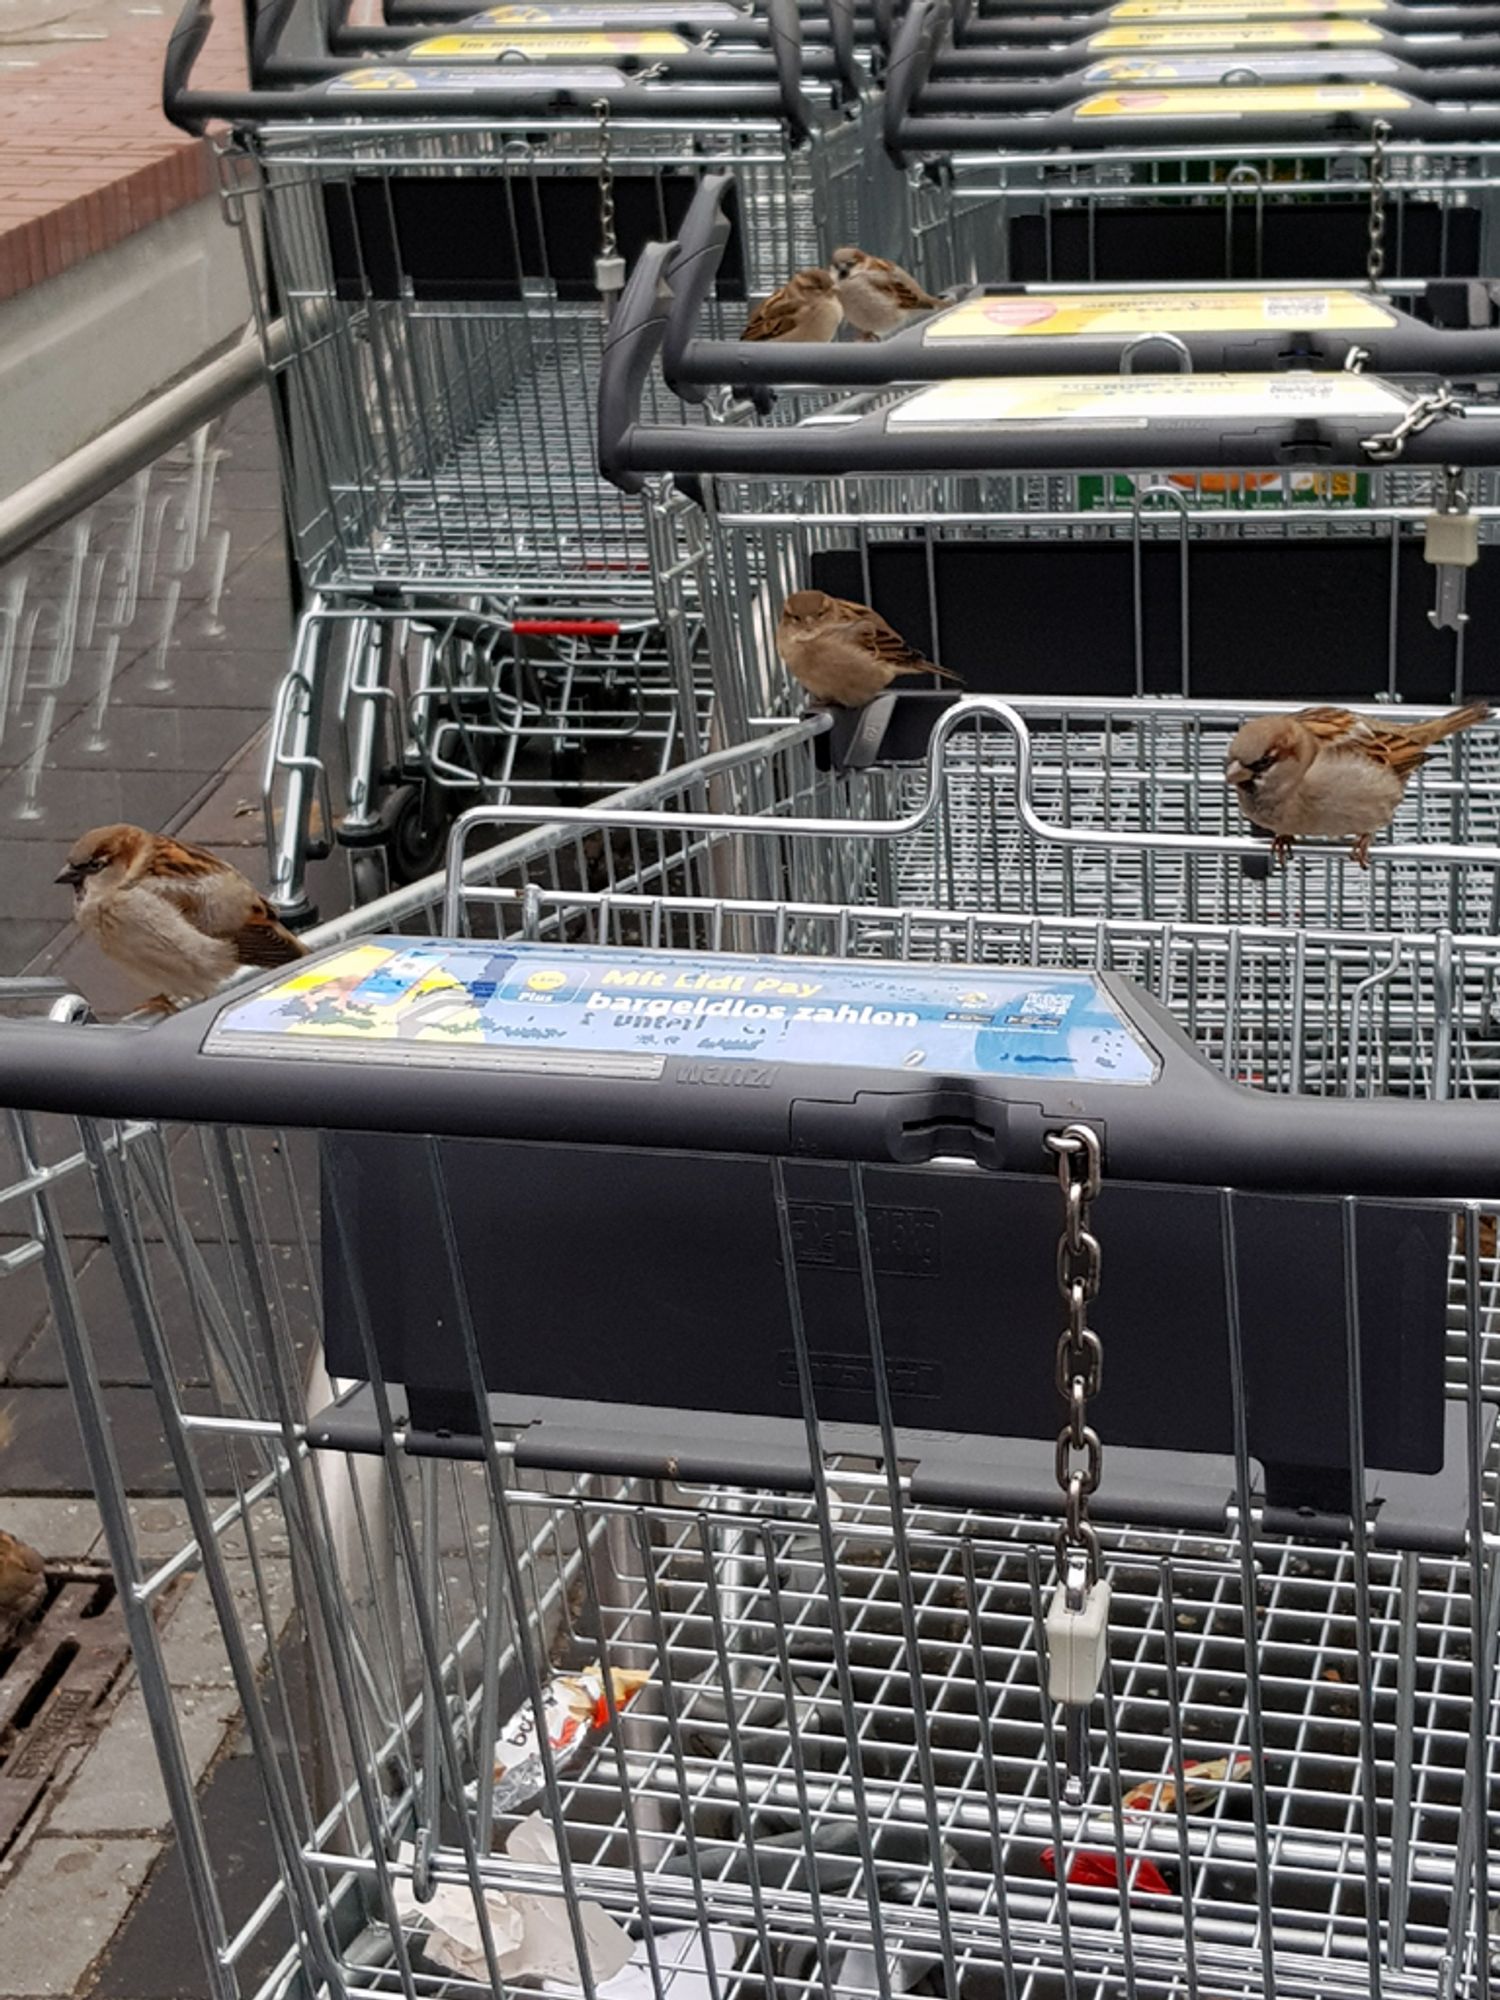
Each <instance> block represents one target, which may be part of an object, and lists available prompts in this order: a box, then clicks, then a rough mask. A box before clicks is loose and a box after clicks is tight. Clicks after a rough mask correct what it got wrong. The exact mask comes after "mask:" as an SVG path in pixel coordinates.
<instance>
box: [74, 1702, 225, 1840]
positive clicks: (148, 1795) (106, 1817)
mask: <svg viewBox="0 0 1500 2000" xmlns="http://www.w3.org/2000/svg"><path fill="white" fill-rule="evenodd" d="M172 1706H173V1713H174V1714H175V1716H176V1718H177V1728H178V1733H179V1734H180V1736H181V1738H182V1747H183V1754H184V1756H185V1757H186V1758H187V1762H188V1767H189V1769H190V1770H191V1771H192V1774H193V1779H194V1782H195V1783H196V1782H197V1781H198V1780H199V1779H201V1778H202V1777H203V1776H204V1774H205V1773H206V1772H207V1770H208V1767H209V1765H210V1764H211V1763H212V1762H213V1760H214V1758H215V1757H217V1756H218V1754H219V1751H220V1750H221V1749H222V1748H223V1745H224V1739H225V1737H226V1736H227V1735H228V1733H229V1731H230V1729H231V1728H232V1727H233V1726H234V1723H235V1720H236V1718H237V1717H238V1715H239V1699H238V1697H237V1695H236V1694H235V1692H234V1690H233V1689H232V1688H227V1689H226V1688H218V1687H216V1688H209V1689H204V1688H198V1687H193V1688H188V1689H184V1690H183V1691H182V1692H181V1693H180V1694H179V1695H178V1698H177V1699H176V1700H175V1701H174V1703H173V1705H172ZM171 1824H172V1815H171V1811H170V1809H169V1808H168V1805H167V1794H166V1790H165V1788H164V1787H163V1785H162V1781H161V1772H160V1768H159V1766H158V1763H157V1758H156V1745H155V1741H154V1739H153V1737H152V1735H151V1726H150V1723H149V1722H148V1720H147V1717H146V1704H145V1701H144V1699H143V1697H142V1695H141V1691H140V1689H139V1688H138V1687H135V1688H131V1689H130V1690H129V1691H128V1692H127V1693H126V1694H125V1695H123V1696H122V1697H121V1699H120V1701H119V1702H117V1703H116V1705H115V1709H114V1712H113V1714H111V1715H110V1717H109V1719H108V1721H107V1722H106V1723H105V1724H104V1727H103V1728H102V1729H101V1730H100V1731H99V1734H98V1736H97V1737H96V1738H95V1740H94V1743H93V1746H92V1748H91V1749H90V1750H89V1751H88V1754H87V1755H86V1756H85V1757H84V1758H83V1760H82V1762H81V1763H80V1764H79V1765H78V1767H77V1769H76V1770H75V1771H74V1772H73V1775H72V1777H71V1779H70V1781H69V1784H68V1789H67V1791H66V1793H65V1794H64V1796H63V1799H62V1802H61V1804H60V1805H58V1806H56V1807H54V1809H53V1812H52V1816H51V1818H50V1819H49V1820H48V1822H47V1831H48V1833H49V1834H78V1835H81V1836H86V1835H94V1834H101V1833H108V1834H120V1833H154V1834H164V1833H167V1832H169V1831H170V1829H171Z"/></svg>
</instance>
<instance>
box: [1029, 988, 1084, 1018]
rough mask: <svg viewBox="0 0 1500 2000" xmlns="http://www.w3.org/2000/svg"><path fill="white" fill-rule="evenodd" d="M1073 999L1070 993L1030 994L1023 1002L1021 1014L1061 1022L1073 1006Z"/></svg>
mask: <svg viewBox="0 0 1500 2000" xmlns="http://www.w3.org/2000/svg"><path fill="white" fill-rule="evenodd" d="M1072 997H1073V996H1072V995H1071V994H1070V993H1028V994H1027V995H1026V998H1025V999H1024V1000H1023V1001H1022V1002H1021V1012H1022V1013H1023V1014H1028V1015H1042V1016H1044V1017H1048V1016H1050V1017H1051V1018H1052V1019H1054V1020H1059V1021H1060V1020H1061V1019H1062V1017H1063V1015H1064V1014H1066V1013H1067V1011H1068V1008H1069V1006H1070V1005H1071V1004H1072Z"/></svg>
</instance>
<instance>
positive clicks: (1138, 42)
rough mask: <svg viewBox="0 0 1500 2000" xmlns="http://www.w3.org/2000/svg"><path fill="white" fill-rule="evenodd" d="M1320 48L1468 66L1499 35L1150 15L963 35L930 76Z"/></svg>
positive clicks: (1246, 60) (1250, 61)
mask: <svg viewBox="0 0 1500 2000" xmlns="http://www.w3.org/2000/svg"><path fill="white" fill-rule="evenodd" d="M1318 29H1322V30H1323V33H1322V34H1321V35H1319V34H1318V33H1316V32H1315V31H1316V30H1318ZM1256 30H1259V32H1258V33H1257V32H1256ZM1350 30H1353V31H1354V32H1352V33H1351V32H1349V31H1350ZM1298 31H1300V32H1298ZM1310 31H1313V32H1310ZM1320 53H1321V54H1324V55H1327V56H1328V57H1330V58H1332V57H1339V58H1347V59H1348V60H1351V61H1353V60H1356V59H1357V58H1359V57H1361V56H1390V57H1393V58H1394V59H1395V60H1396V61H1397V62H1400V63H1405V64H1409V65H1410V66H1412V67H1413V68H1415V69H1419V70H1421V69H1450V68H1470V67H1473V66H1475V65H1477V64H1480V63H1493V62H1500V35H1427V36H1419V37H1415V38H1409V37H1407V36H1405V35H1395V34H1392V33H1391V32H1390V30H1389V29H1387V28H1381V27H1377V26H1376V24H1375V23H1374V22H1373V21H1365V20H1361V19H1358V18H1356V17H1353V16H1350V15H1338V16H1336V17H1331V18H1329V19H1326V20H1323V21H1316V20H1311V21H1309V20H1300V21H1296V22H1292V21H1284V22H1283V21H1277V20H1274V19H1268V20H1265V21H1255V22H1247V23H1236V22H1230V21H1199V22H1193V21H1183V22H1181V23H1180V24H1174V23H1172V22H1169V21H1152V22H1143V23H1141V24H1140V25H1139V26H1132V25H1131V24H1130V23H1128V22H1126V23H1123V24H1121V25H1118V26H1116V27H1113V28H1106V29H1104V30H1103V31H1102V32H1101V33H1100V34H1097V35H1090V36H1087V37H1085V38H1084V39H1082V40H1078V41H1070V42H1066V43H1063V44H1062V45H1061V46H1053V47H1043V46H1042V45H1040V44H1038V45H1037V46H1035V47H1032V46H1029V45H1028V46H1026V47H1023V48H1001V47H998V46H994V45H992V44H990V43H988V42H982V43H975V42H972V41H969V40H965V41H964V42H962V43H961V44H960V46H959V47H957V48H952V49H941V50H939V51H938V54H937V56H936V58H935V59H934V62H933V67H932V76H933V80H934V82H941V81H944V80H946V79H948V78H954V77H960V78H968V79H970V80H974V81H977V80H980V79H983V78H985V77H994V78H996V79H999V78H1012V77H1015V78H1025V79H1032V80H1035V79H1038V78H1042V77H1056V76H1066V75H1068V74H1069V73H1070V72H1071V71H1074V70H1080V69H1088V68H1090V67H1091V66H1093V65H1097V64H1103V63H1107V62H1131V63H1154V62H1163V63H1173V62H1201V61H1203V60H1205V59H1206V58H1213V59H1218V60H1222V61H1224V62H1225V63H1227V64H1230V65H1233V66H1236V67H1238V66H1241V65H1243V66H1244V67H1246V68H1249V69H1255V68H1256V67H1258V66H1264V65H1265V64H1266V63H1268V62H1273V61H1275V60H1276V59H1277V58H1278V57H1285V56H1309V55H1315V54H1320Z"/></svg>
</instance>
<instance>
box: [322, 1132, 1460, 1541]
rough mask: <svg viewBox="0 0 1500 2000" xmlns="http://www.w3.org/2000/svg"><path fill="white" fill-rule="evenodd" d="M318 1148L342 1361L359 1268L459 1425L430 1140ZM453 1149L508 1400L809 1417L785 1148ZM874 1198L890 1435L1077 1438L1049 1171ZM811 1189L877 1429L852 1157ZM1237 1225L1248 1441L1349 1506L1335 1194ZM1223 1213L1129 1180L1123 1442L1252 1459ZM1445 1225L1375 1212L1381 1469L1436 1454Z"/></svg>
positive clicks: (1372, 1424)
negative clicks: (1232, 1345) (1339, 1490)
mask: <svg viewBox="0 0 1500 2000" xmlns="http://www.w3.org/2000/svg"><path fill="white" fill-rule="evenodd" d="M324 1148H325V1154H324V1157H325V1163H326V1164H327V1165H328V1166H331V1167H332V1169H333V1170H334V1174H335V1175H336V1177H337V1180H336V1185H337V1187H338V1188H339V1190H340V1194H339V1197H338V1207H337V1208H336V1207H335V1205H334V1202H333V1197H332V1195H331V1194H330V1192H329V1191H328V1190H329V1180H330V1177H329V1176H328V1175H327V1174H325V1197H324V1201H325V1216H324V1227H323V1243H324V1262H325V1273H324V1282H325V1287H326V1312H327V1321H326V1328H327V1331H326V1342H327V1360H328V1367H329V1370H330V1372H331V1373H332V1374H334V1375H336V1376H352V1377H362V1376H364V1375H366V1374H367V1373H368V1368H367V1360H366V1355H365V1351H364V1349H363V1346H362V1344H361V1341H360V1337H359V1322H358V1317H357V1311H356V1298H355V1294H354V1292H353V1290H352V1288H351V1285H350V1282H349V1278H348V1272H349V1271H350V1270H351V1269H356V1270H358V1271H359V1273H360V1277H361V1287H362V1293H363V1300H364V1306H365V1310H366V1311H367V1312H368V1314H369V1315H370V1326H371V1331H372V1335H373V1338H374V1340H375V1342H376V1345H377V1350H378V1352H379V1355H380V1360H381V1366H382V1369H383V1371H384V1373H385V1374H386V1376H387V1377H388V1378H389V1379H391V1380H393V1381H396V1382H401V1383H403V1384H405V1385H406V1386H407V1387H408V1388H409V1389H412V1390H420V1389H427V1390H432V1391H438V1392H447V1393H448V1394H450V1395H451V1394H452V1393H453V1392H457V1396H458V1398H459V1400H457V1401H454V1402H450V1403H447V1404H446V1406H445V1405H441V1404H440V1405H438V1406H437V1408H438V1411H439V1415H438V1416H437V1417H434V1416H433V1415H430V1414H429V1415H428V1416H427V1417H426V1418H425V1422H426V1423H427V1424H428V1425H431V1424H433V1423H434V1422H437V1421H441V1422H443V1423H446V1424H447V1425H448V1426H450V1427H452V1428H455V1429H460V1428H462V1427H463V1426H462V1410H463V1407H464V1404H463V1401H462V1398H463V1397H465V1396H466V1395H467V1384H468V1376H467V1369H466V1365H465V1362H464V1359H463V1349H462V1343H461V1337H460V1333H459V1319H458V1314H457V1310H456V1306H455V1301H454V1299H453V1296H452V1291H451V1283H450V1278H449V1275H448V1272H447V1268H446V1263H445V1259H444V1256H443V1252H442V1235H441V1225H440V1222H439V1218H438V1214H437V1212H436V1207H435V1204H434V1200H433V1195H432V1189H431V1183H430V1179H429V1163H428V1155H427V1150H426V1147H425V1144H424V1142H422V1141H421V1140H415V1139H403V1138H396V1137H383V1136H382V1137H366V1136H359V1135H338V1136H334V1135H330V1136H329V1137H327V1138H326V1139H325V1140H324ZM441 1158H442V1162H443V1170H444V1176H445V1182H446V1186H447V1189H448V1198H449V1201H450V1204H451V1208H452V1213H453V1218H454V1223H455V1228H456V1233H457V1239H458V1245H459V1252H460V1257H461V1261H462V1268H463V1279H464V1284H465V1286H466V1288H467V1293H468V1299H469V1303H470V1308H471V1310H472V1312H473V1315H474V1320H475V1324H476V1329H477V1335H478V1340H479V1343H480V1347H481V1352H482V1356H483V1362H484V1369H485V1379H486V1386H487V1388H488V1389H490V1390H494V1391H500V1392H503V1393H506V1394H514V1395H522V1396H525V1395H545V1396H554V1397H566V1398H582V1399H588V1400H592V1401H602V1402H615V1403H621V1404H631V1405H640V1404H658V1405H667V1406H677V1407H681V1408H684V1409H690V1410H714V1411H728V1412H736V1413H740V1414H744V1415H756V1416H767V1417H794V1416H796V1415H797V1414H798V1413H799V1411H800V1408H801V1403H800V1396H799V1389H798V1372H797V1357H796V1348H795V1344H794V1341H793V1337H792V1333H791V1328H790V1322H789V1319H788V1313H787V1304H786V1298H785V1291H784V1280H783V1277H782V1273H781V1268H780V1255H779V1245H778V1236H777V1229H776V1218H775V1210H774V1204H773V1200H772V1195H771V1185H770V1178H769V1171H768V1168H767V1166H766V1163H765V1162H764V1161H754V1160H749V1159H745V1158H741V1157H736V1156H733V1155H720V1156H716V1157H706V1156H702V1155H692V1154H684V1153H670V1152H633V1151H626V1150H618V1149H602V1148H582V1147H580V1148H565V1147H546V1146H530V1145H516V1144H509V1143H502V1142H484V1141H446V1142H443V1143H442V1147H441ZM867 1187H868V1190H869V1199H870V1202H871V1235H872V1243H873V1249H874V1257H875V1264H876V1271H877V1281H878V1292H879V1311H880V1318H881V1327H882V1349H883V1354H884V1357H885V1368H886V1375H887V1381H888V1383H889V1388H890V1394H891V1402H892V1409H893V1417H894V1421H895V1422H896V1423H897V1424H898V1425H902V1426H908V1427H911V1428H913V1429H918V1430H944V1431H962V1432H966V1433H969V1434H973V1435H978V1436H984V1437H1023V1438H1024V1437H1031V1438H1051V1437H1054V1436H1055V1435H1056V1432H1057V1427H1058V1422H1059V1403H1058V1397H1057V1392H1056V1388H1055V1385H1054V1381H1053V1356H1054V1348H1055V1344H1056V1340H1057V1335H1058V1331H1059V1327H1060V1324H1061V1317H1060V1315H1061V1308H1060V1305H1059V1301H1058V1295H1057V1279H1056V1269H1055V1245H1056V1241H1057V1233H1058V1214H1059V1209H1058V1198H1057V1191H1056V1188H1055V1186H1054V1185H1051V1184H1049V1183H1048V1182H1047V1181H1045V1180H1042V1179H1037V1180H1026V1179H1020V1178H1012V1177H1008V1176H1004V1175H991V1174H973V1175H967V1174H953V1173H945V1172H940V1171H932V1170H927V1171H916V1170H910V1169H902V1168H894V1167H893V1168H872V1169H870V1170H869V1172H868V1180H867ZM788 1188H789V1192H790V1194H791V1196H792V1199H793V1203H794V1206H793V1214H792V1225H793V1233H794V1236H795V1240H796V1244H797V1256H798V1264H799V1269H800V1275H801V1296H802V1300H803V1309H804V1312H805V1314H806V1320H807V1328H808V1347H809V1352H810V1356H811V1365H812V1373H813V1387H814V1393H815V1397H816V1402H817V1407H818V1412H819V1415H820V1416H821V1417H822V1418H823V1419H824V1420H826V1421H830V1422H837V1423H853V1424H869V1423H872V1422H874V1421H876V1419H877V1405H876V1400H875V1388H874V1384H875V1379H876V1378H875V1376H874V1374H873V1363H872V1358H871V1353H870V1343H869V1335H868V1331H867V1327H866V1321H865V1314H864V1309H863V1303H862V1296H861V1289H860V1279H859V1273H858V1268H857V1258H856V1255H855V1245H854V1237H853V1231H852V1211H851V1208H850V1183H849V1179H848V1173H847V1170H846V1169H845V1168H843V1167H842V1166H840V1165H837V1164H829V1163H822V1164H813V1163H801V1164H796V1165H793V1166H791V1167H789V1168H788ZM339 1209H341V1210H342V1218H343V1224H344V1229H345V1232H346V1233H347V1234H348V1236H349V1238H350V1240H349V1241H348V1242H347V1243H346V1242H345V1241H344V1240H343V1237H342V1236H341V1233H340V1229H339V1227H338V1226H337V1223H338V1214H339ZM1234 1214H1235V1226H1236V1232H1237V1236H1236V1240H1237V1251H1238V1260H1239V1298H1240V1311H1241V1320H1242V1339H1243V1352H1244V1378H1245V1388H1246V1406H1247V1407H1246V1422H1247V1427H1248V1433H1249V1443H1250V1450H1251V1452H1252V1454H1253V1455H1254V1456H1255V1457H1257V1458H1259V1459H1261V1460H1263V1461H1265V1462H1267V1463H1268V1465H1271V1466H1274V1467H1275V1468H1276V1469H1277V1472H1276V1491H1275V1497H1276V1499H1277V1501H1278V1504H1290V1505H1296V1504H1299V1500H1305V1502H1306V1504H1316V1505H1318V1506H1319V1507H1325V1506H1326V1505H1327V1494H1328V1480H1327V1477H1326V1475H1327V1474H1328V1473H1330V1472H1334V1473H1336V1472H1337V1471H1338V1470H1339V1469H1340V1468H1347V1465H1348V1463H1349V1455H1348V1447H1349V1419H1348V1396H1347V1387H1346V1314H1345V1304H1344V1300H1345V1269H1344V1255H1343V1244H1342V1229H1343V1215H1342V1209H1341V1205H1340V1203H1339V1202H1338V1201H1337V1200H1333V1199H1316V1198H1304V1199H1296V1198H1290V1197H1285V1196H1270V1195H1268V1196H1256V1197H1247V1196H1241V1197H1238V1198H1237V1199H1236V1202H1235V1207H1234ZM1221 1216H1222V1208H1221V1203H1220V1197H1219V1194H1218V1192H1217V1191H1216V1190H1214V1189H1196V1188H1194V1189H1175V1190H1170V1189H1162V1188H1151V1187H1140V1186H1125V1185H1120V1184H1117V1183H1108V1182H1107V1183H1106V1186H1105V1190H1104V1192H1103V1194H1102V1195H1101V1197H1100V1199H1099V1201H1098V1203H1097V1205H1096V1209H1095V1223H1096V1227H1097V1229H1098V1233H1099V1236H1100V1238H1101V1241H1102V1242H1103V1243H1104V1245H1105V1261H1106V1286H1107V1298H1106V1297H1105V1296H1104V1295H1102V1294H1101V1299H1100V1304H1099V1308H1098V1315H1097V1323H1098V1326H1099V1329H1100V1332H1101V1334H1102V1335H1103V1336H1104V1338H1105V1340H1106V1343H1107V1349H1108V1360H1107V1363H1106V1368H1105V1379H1104V1388H1103V1391H1102V1394H1101V1395H1100V1396H1099V1398H1098V1399H1097V1401H1096V1403H1095V1404H1094V1405H1093V1406H1092V1407H1093V1409H1094V1410H1095V1411H1096V1413H1097V1421H1098V1424H1099V1427H1100V1430H1101V1432H1102V1433H1103V1435H1104V1436H1105V1437H1106V1438H1108V1439H1109V1440H1110V1441H1111V1442H1112V1443H1115V1444H1123V1445H1132V1446H1139V1447H1143V1448H1147V1449H1155V1450H1173V1449H1177V1450H1181V1449H1184V1448H1190V1449H1192V1450H1194V1451H1198V1452H1221V1453H1222V1452H1227V1451H1231V1450H1232V1449H1233V1439H1234V1429H1233V1402H1232V1397H1231V1388H1230V1383H1231V1371H1230V1365H1229V1352H1228V1344H1227V1336H1226V1332H1225V1310H1224V1245H1223V1240H1222V1226H1221ZM1448 1237H1449V1223H1448V1218H1447V1217H1446V1216H1444V1215H1442V1214H1439V1213H1434V1212H1427V1211H1419V1210H1414V1209H1410V1208H1401V1207H1396V1206H1392V1205H1390V1204H1381V1203H1376V1202H1371V1203H1368V1204H1363V1205H1362V1206H1361V1208H1360V1210H1359V1214H1358V1227H1357V1245H1358V1257H1357V1264H1358V1319H1359V1327H1358V1334H1359V1343H1360V1353H1361V1369H1362V1376H1363V1388H1364V1394H1363V1408H1364V1425H1365V1457H1366V1462H1367V1463H1368V1464H1370V1465H1376V1466H1384V1467H1389V1468H1392V1469H1402V1470H1407V1471H1414V1472H1432V1471H1435V1470H1436V1469H1437V1468H1438V1467H1439V1466H1440V1465H1441V1463H1442V1441H1443V1426H1442V1417H1443V1348H1444V1302H1445V1288H1446V1270H1447V1251H1448ZM429 1407H431V1406H429ZM1334 1483H1335V1485H1336V1486H1342V1485H1345V1484H1346V1482H1341V1481H1335V1482H1334Z"/></svg>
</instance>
